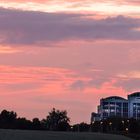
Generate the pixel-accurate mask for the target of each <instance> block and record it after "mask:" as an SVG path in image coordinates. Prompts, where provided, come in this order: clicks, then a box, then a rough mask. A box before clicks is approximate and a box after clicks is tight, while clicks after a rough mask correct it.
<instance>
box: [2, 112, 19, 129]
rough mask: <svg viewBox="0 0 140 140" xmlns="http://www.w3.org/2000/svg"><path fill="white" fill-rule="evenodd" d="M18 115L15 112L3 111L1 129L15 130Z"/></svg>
mask: <svg viewBox="0 0 140 140" xmlns="http://www.w3.org/2000/svg"><path fill="white" fill-rule="evenodd" d="M16 118H17V114H16V113H15V112H13V111H7V110H3V111H2V112H1V113H0V127H1V128H14V127H15V126H14V124H15V121H16Z"/></svg>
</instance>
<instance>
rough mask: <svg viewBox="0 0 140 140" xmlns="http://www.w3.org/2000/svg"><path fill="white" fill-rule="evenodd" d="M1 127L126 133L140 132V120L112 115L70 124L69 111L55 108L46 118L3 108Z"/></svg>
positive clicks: (0, 114)
mask: <svg viewBox="0 0 140 140" xmlns="http://www.w3.org/2000/svg"><path fill="white" fill-rule="evenodd" d="M0 128H1V129H23V130H47V131H73V132H104V133H119V134H120V133H125V134H132V133H135V134H139V133H140V120H135V119H133V118H131V119H126V118H117V117H112V118H108V119H106V120H101V121H95V122H91V124H87V123H84V122H82V123H79V124H74V125H70V118H69V117H68V116H67V111H66V110H64V111H60V110H57V109H55V108H53V109H52V110H51V111H50V112H49V113H48V115H47V116H46V118H45V119H42V120H39V119H38V118H34V119H32V120H28V119H26V118H21V117H17V113H16V112H14V111H7V110H3V111H1V113H0Z"/></svg>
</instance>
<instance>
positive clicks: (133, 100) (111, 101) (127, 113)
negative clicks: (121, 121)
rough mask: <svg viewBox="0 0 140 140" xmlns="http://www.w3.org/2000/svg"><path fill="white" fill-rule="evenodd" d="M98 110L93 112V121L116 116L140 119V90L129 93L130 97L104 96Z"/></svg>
mask: <svg viewBox="0 0 140 140" xmlns="http://www.w3.org/2000/svg"><path fill="white" fill-rule="evenodd" d="M97 110H98V112H97V113H92V115H91V122H92V121H95V120H103V119H107V118H109V117H114V116H115V117H121V118H135V119H140V92H135V93H132V94H130V95H128V99H125V98H122V97H119V96H110V97H107V98H103V99H101V100H100V105H99V106H98V109H97ZM97 116H98V117H97Z"/></svg>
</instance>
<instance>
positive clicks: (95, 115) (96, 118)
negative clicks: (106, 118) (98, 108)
mask: <svg viewBox="0 0 140 140" xmlns="http://www.w3.org/2000/svg"><path fill="white" fill-rule="evenodd" d="M100 120H101V117H100V114H98V113H95V112H92V114H91V123H93V122H95V121H100Z"/></svg>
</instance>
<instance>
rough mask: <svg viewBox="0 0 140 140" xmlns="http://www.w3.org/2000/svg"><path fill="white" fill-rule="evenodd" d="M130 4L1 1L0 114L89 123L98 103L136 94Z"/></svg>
mask: <svg viewBox="0 0 140 140" xmlns="http://www.w3.org/2000/svg"><path fill="white" fill-rule="evenodd" d="M139 7H140V2H139V1H138V0H134V1H131V0H116V1H115V2H112V1H110V0H99V1H97V0H2V1H1V2H0V77H1V78H0V95H1V98H0V102H1V107H0V110H3V109H6V110H14V111H15V112H17V114H18V115H19V116H23V117H26V118H28V119H32V118H33V117H38V118H40V119H42V118H43V117H45V116H46V115H47V113H48V112H49V111H50V110H51V109H52V108H56V109H60V110H67V112H68V116H69V117H70V118H72V119H71V122H72V123H75V122H77V123H79V122H81V121H83V122H87V123H88V122H90V116H91V112H96V106H97V105H98V104H99V100H100V99H101V98H105V97H108V96H121V97H124V98H126V97H127V95H128V94H130V93H133V92H135V91H140V88H139V85H140V84H139V83H140V65H139V59H140V55H139V54H140V48H139V46H140V8H139Z"/></svg>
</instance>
